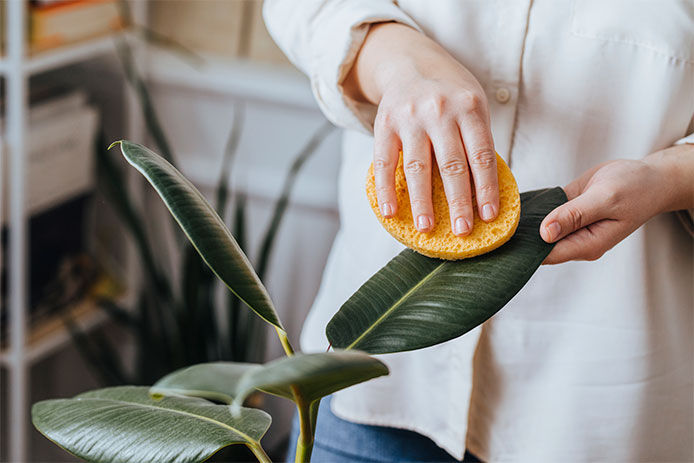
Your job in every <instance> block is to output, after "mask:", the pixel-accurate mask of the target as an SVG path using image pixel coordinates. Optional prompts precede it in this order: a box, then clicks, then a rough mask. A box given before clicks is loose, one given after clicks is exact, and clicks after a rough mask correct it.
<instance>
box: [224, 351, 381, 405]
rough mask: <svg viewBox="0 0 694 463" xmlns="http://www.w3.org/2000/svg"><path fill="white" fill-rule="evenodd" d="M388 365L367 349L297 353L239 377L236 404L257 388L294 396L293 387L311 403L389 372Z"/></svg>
mask: <svg viewBox="0 0 694 463" xmlns="http://www.w3.org/2000/svg"><path fill="white" fill-rule="evenodd" d="M387 374H388V367H386V366H385V365H384V364H383V363H382V362H381V361H380V360H378V359H375V358H373V357H371V356H369V355H367V354H365V353H363V352H357V351H352V352H345V351H336V352H325V353H318V354H296V355H293V356H291V357H284V358H281V359H278V360H274V361H272V362H269V363H267V364H265V365H263V367H262V368H258V369H253V370H249V371H248V372H247V373H246V374H244V376H243V377H242V378H241V380H240V381H239V383H238V385H237V387H236V397H235V398H234V406H235V408H238V407H240V405H241V404H242V403H243V401H244V399H245V398H246V397H247V396H248V395H249V394H251V393H252V392H253V391H255V390H262V391H265V392H268V393H270V394H275V395H278V396H281V397H286V398H288V399H291V400H294V394H293V391H292V388H296V390H297V391H298V392H299V393H300V394H301V400H303V402H304V403H306V404H309V403H311V402H313V401H314V400H317V399H320V398H321V397H325V396H327V395H330V394H332V393H333V392H335V391H339V390H340V389H345V388H347V387H350V386H353V385H355V384H359V383H361V382H364V381H368V380H370V379H373V378H377V377H379V376H383V375H387Z"/></svg>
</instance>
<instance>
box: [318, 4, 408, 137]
mask: <svg viewBox="0 0 694 463" xmlns="http://www.w3.org/2000/svg"><path fill="white" fill-rule="evenodd" d="M330 5H331V7H326V8H324V10H323V11H321V14H320V18H316V21H315V22H316V23H317V24H320V26H318V30H317V34H316V37H317V38H319V40H316V42H315V43H317V46H315V48H314V56H313V59H312V60H311V62H312V66H311V69H310V76H309V77H310V78H311V88H312V90H313V93H314V95H315V97H316V100H317V101H318V105H319V106H320V108H321V110H322V111H323V113H324V114H325V116H326V117H327V118H328V119H329V120H330V121H331V122H332V123H333V124H335V125H338V126H341V127H345V128H348V129H355V130H360V131H362V132H366V133H372V132H373V123H374V119H375V117H376V109H377V108H376V106H375V105H372V104H368V103H361V102H358V101H356V100H354V99H352V98H349V97H348V96H346V95H345V93H344V89H343V87H342V83H343V81H344V79H345V77H346V76H347V74H348V73H349V71H350V69H351V68H352V65H353V64H354V59H355V58H356V56H357V53H358V52H359V50H360V49H361V46H362V45H363V43H364V39H365V38H366V34H367V33H368V32H369V28H370V26H371V24H374V23H378V22H390V21H394V22H398V23H401V24H405V25H407V26H410V27H412V28H414V29H416V30H419V31H421V29H420V28H419V26H417V24H415V22H414V21H413V20H412V19H411V18H410V17H409V16H407V15H406V14H405V13H404V12H403V11H402V10H401V9H400V8H398V7H397V6H395V4H394V3H393V2H392V1H390V0H387V1H383V0H352V1H350V2H349V3H348V6H346V5H345V4H342V3H341V2H334V3H332V4H330Z"/></svg>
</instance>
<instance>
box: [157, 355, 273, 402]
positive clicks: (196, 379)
mask: <svg viewBox="0 0 694 463" xmlns="http://www.w3.org/2000/svg"><path fill="white" fill-rule="evenodd" d="M259 368H262V365H258V364H255V363H236V362H211V363H201V364H199V365H193V366H191V367H188V368H183V369H181V370H177V371H174V372H172V373H169V374H168V375H166V376H164V377H163V378H162V379H160V380H159V381H157V382H156V383H155V384H154V386H152V387H151V389H150V393H151V394H154V395H155V396H171V395H183V396H188V397H201V398H203V399H209V400H215V401H217V402H224V403H227V404H231V403H232V402H233V401H234V396H235V395H236V389H237V387H238V383H239V381H240V380H241V377H242V376H243V375H244V374H246V373H248V372H249V371H252V370H257V369H259Z"/></svg>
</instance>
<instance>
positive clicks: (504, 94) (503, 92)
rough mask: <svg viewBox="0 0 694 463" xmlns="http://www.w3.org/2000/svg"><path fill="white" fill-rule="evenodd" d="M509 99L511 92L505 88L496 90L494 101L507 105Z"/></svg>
mask: <svg viewBox="0 0 694 463" xmlns="http://www.w3.org/2000/svg"><path fill="white" fill-rule="evenodd" d="M510 99H511V92H510V91H509V89H507V88H506V87H501V88H499V89H497V90H496V101H498V102H499V103H501V104H504V103H508V100H510Z"/></svg>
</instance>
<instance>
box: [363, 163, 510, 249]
mask: <svg viewBox="0 0 694 463" xmlns="http://www.w3.org/2000/svg"><path fill="white" fill-rule="evenodd" d="M496 165H497V174H498V178H499V215H498V217H497V218H496V219H495V220H494V221H493V222H490V223H487V222H484V221H483V220H482V219H481V218H480V217H479V215H478V213H477V207H476V202H475V199H474V191H473V204H475V207H474V208H473V209H474V214H475V218H474V223H473V227H472V228H473V229H472V233H470V234H469V235H467V236H456V235H454V234H453V232H452V231H451V220H450V216H449V213H448V201H447V200H446V194H445V193H444V190H443V182H442V180H441V174H440V173H439V169H438V167H437V166H436V165H434V166H433V168H432V201H433V204H434V222H435V223H434V228H433V230H431V231H430V232H429V233H420V232H419V231H417V229H416V228H415V227H414V223H413V221H412V209H411V207H410V195H409V192H408V190H407V182H406V181H405V173H404V171H403V165H402V155H401V156H400V161H399V162H398V167H397V170H396V172H395V192H396V194H397V199H398V210H397V213H396V214H395V216H394V217H391V218H389V219H386V218H384V217H383V216H382V215H381V211H380V209H379V208H378V200H377V198H376V185H375V180H374V168H373V163H372V164H371V167H369V173H368V176H367V179H366V195H367V196H368V198H369V203H370V204H371V208H372V209H373V211H374V213H375V214H376V217H378V220H379V221H380V222H381V224H382V225H383V228H385V229H386V230H387V231H388V233H390V234H391V235H393V237H394V238H395V239H397V240H398V241H400V242H401V243H402V244H404V245H405V246H407V247H408V248H411V249H414V250H415V251H417V252H419V253H420V254H424V255H425V256H429V257H436V258H439V259H447V260H458V259H465V258H468V257H474V256H478V255H480V254H484V253H486V252H489V251H492V250H494V249H496V248H498V247H499V246H501V245H502V244H504V243H506V242H507V241H508V240H509V239H511V237H512V236H513V234H514V233H515V232H516V228H517V227H518V221H519V220H520V194H519V193H518V185H517V184H516V179H515V178H513V174H512V173H511V169H509V167H508V166H507V165H506V163H505V162H504V160H503V159H502V158H501V156H499V155H498V154H497V155H496Z"/></svg>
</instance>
